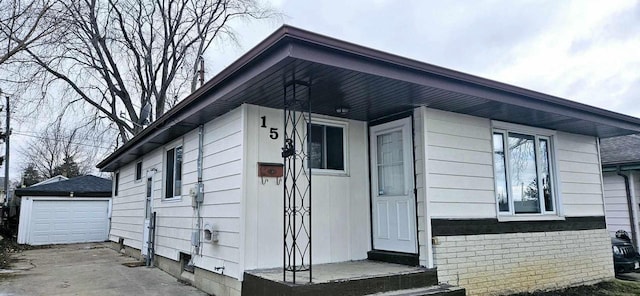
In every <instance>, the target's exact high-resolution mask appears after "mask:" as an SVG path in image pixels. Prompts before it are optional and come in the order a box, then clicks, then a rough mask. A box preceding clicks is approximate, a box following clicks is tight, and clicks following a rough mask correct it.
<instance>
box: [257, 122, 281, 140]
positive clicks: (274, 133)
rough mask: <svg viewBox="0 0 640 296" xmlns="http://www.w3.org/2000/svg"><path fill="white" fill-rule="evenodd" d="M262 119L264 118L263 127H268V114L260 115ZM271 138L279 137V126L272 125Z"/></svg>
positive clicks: (270, 129)
mask: <svg viewBox="0 0 640 296" xmlns="http://www.w3.org/2000/svg"><path fill="white" fill-rule="evenodd" d="M260 119H262V125H260V127H261V128H267V117H266V116H262V117H260ZM269 138H271V139H273V140H276V139H278V128H275V127H271V128H269Z"/></svg>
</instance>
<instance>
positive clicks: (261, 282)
mask: <svg viewBox="0 0 640 296" xmlns="http://www.w3.org/2000/svg"><path fill="white" fill-rule="evenodd" d="M437 277H438V276H437V272H436V270H435V269H426V268H421V267H411V266H405V265H399V264H394V263H384V262H378V261H368V260H363V261H349V262H341V263H330V264H319V265H314V266H313V275H312V282H311V283H309V274H308V272H299V273H297V274H296V283H295V284H294V283H292V282H290V281H292V280H293V277H292V274H291V273H290V272H288V275H287V282H284V281H283V273H282V269H281V268H276V269H266V270H252V271H247V272H245V274H244V281H243V282H242V295H252V296H259V295H264V296H267V295H282V296H294V295H308V296H311V295H323V296H327V295H340V296H356V295H367V294H374V293H380V292H387V291H396V290H403V289H411V288H419V287H428V286H432V285H435V284H437Z"/></svg>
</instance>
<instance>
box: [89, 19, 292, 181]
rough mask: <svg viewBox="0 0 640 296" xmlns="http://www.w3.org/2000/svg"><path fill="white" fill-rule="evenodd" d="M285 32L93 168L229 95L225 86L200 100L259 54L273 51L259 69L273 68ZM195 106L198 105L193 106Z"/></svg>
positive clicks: (282, 55)
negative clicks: (211, 95) (279, 43)
mask: <svg viewBox="0 0 640 296" xmlns="http://www.w3.org/2000/svg"><path fill="white" fill-rule="evenodd" d="M286 29H287V27H282V28H280V29H279V30H277V31H275V32H274V33H272V34H271V35H270V36H269V37H267V39H265V40H264V41H263V42H261V43H260V44H258V45H257V46H255V47H254V48H253V49H251V50H250V51H248V52H247V53H246V54H244V55H243V56H242V57H240V58H239V59H238V60H237V61H235V62H234V63H232V64H231V65H230V66H228V67H227V68H225V69H224V70H222V71H221V72H220V73H219V74H218V75H216V76H215V77H213V78H212V79H211V80H209V81H207V82H206V83H205V84H204V85H203V86H202V87H200V88H198V89H197V90H196V91H194V92H193V93H191V94H190V95H188V96H187V97H186V98H185V99H184V100H182V101H180V102H179V103H178V104H177V105H176V106H174V107H173V108H171V109H169V110H168V111H167V112H165V113H164V114H163V115H162V116H160V118H158V119H157V120H156V121H154V122H153V123H152V124H151V125H149V126H148V127H147V128H145V129H144V130H142V132H140V133H139V134H138V135H136V136H135V137H133V138H132V139H131V140H129V141H128V142H127V143H125V144H124V145H122V146H121V147H120V148H118V149H117V150H116V151H115V152H113V153H112V154H111V155H109V156H108V157H107V158H105V159H104V160H102V161H101V162H100V163H98V165H96V167H97V168H99V169H102V168H104V167H106V166H107V165H109V164H110V163H111V162H113V161H114V160H116V159H117V158H118V156H120V155H121V154H122V153H124V152H125V151H127V150H129V149H131V148H134V147H139V146H141V145H143V144H144V140H145V139H148V138H152V137H154V136H158V135H159V134H161V133H162V132H163V131H164V130H166V129H168V128H169V127H171V126H172V125H174V124H176V123H177V122H180V118H185V117H188V116H189V115H192V114H194V113H195V112H197V110H199V109H200V108H202V107H203V106H206V105H208V104H210V103H212V102H214V101H216V100H218V99H219V98H220V97H222V94H226V93H228V92H230V91H233V87H232V86H231V85H228V84H227V85H226V87H225V90H223V91H220V92H219V93H218V95H216V96H215V97H210V98H206V99H203V98H201V97H203V96H205V95H207V94H210V93H212V92H213V91H214V90H215V89H217V88H221V85H220V84H223V82H227V81H228V80H230V79H231V78H232V77H234V76H239V75H241V74H243V73H238V72H239V70H240V69H241V68H243V67H245V66H247V65H248V64H251V63H255V62H257V61H256V60H258V58H259V56H260V55H261V54H263V53H264V52H265V51H271V52H274V51H275V52H276V53H275V54H274V56H275V58H274V57H272V58H270V59H269V61H267V63H266V64H267V65H261V67H260V68H263V67H269V66H271V65H272V64H275V63H277V62H278V61H280V60H282V59H284V58H286V56H287V49H286V48H283V47H279V48H278V47H277V46H275V44H276V43H278V41H280V40H281V39H283V38H285V34H284V31H286ZM263 64H264V63H263ZM264 69H266V68H264ZM252 72H255V71H252ZM244 74H245V75H243V76H245V77H244V78H245V79H241V80H246V79H248V78H250V77H247V76H248V75H246V72H244ZM237 84H238V82H236V83H234V85H237ZM198 102H199V104H197V103H198ZM180 115H182V116H180ZM178 116H180V117H178ZM203 123H204V122H203Z"/></svg>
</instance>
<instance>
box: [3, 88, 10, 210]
mask: <svg viewBox="0 0 640 296" xmlns="http://www.w3.org/2000/svg"><path fill="white" fill-rule="evenodd" d="M6 98H7V129H5V131H4V143H5V150H4V196H5V200H9V135H11V127H10V125H9V120H10V119H11V112H10V111H11V109H9V96H6Z"/></svg>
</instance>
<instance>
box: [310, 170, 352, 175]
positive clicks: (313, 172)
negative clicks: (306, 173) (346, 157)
mask: <svg viewBox="0 0 640 296" xmlns="http://www.w3.org/2000/svg"><path fill="white" fill-rule="evenodd" d="M311 176H334V177H349V173H347V172H346V171H338V170H323V169H311Z"/></svg>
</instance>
